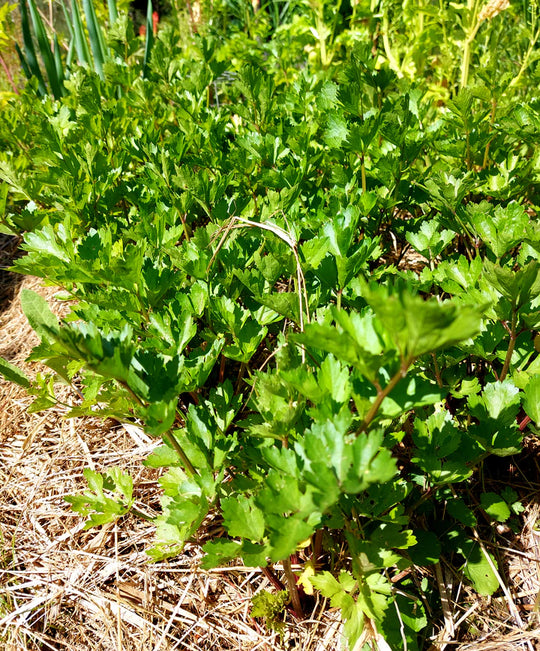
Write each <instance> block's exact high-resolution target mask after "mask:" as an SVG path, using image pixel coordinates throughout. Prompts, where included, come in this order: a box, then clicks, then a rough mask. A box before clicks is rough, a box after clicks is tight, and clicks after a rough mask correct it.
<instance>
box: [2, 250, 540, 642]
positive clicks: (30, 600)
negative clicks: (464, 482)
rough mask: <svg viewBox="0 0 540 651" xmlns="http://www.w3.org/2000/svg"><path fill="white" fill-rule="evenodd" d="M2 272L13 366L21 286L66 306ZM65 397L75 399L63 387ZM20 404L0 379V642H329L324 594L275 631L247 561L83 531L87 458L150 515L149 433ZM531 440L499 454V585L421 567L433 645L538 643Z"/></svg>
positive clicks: (29, 336)
mask: <svg viewBox="0 0 540 651" xmlns="http://www.w3.org/2000/svg"><path fill="white" fill-rule="evenodd" d="M15 251H16V242H15V241H13V240H4V241H3V243H2V256H3V259H2V260H1V265H0V266H1V267H3V268H5V267H6V266H7V265H8V264H9V259H10V257H11V256H12V255H14V253H15ZM2 274H3V275H2V277H1V280H2V286H1V287H0V301H1V303H0V355H1V356H3V357H4V358H6V359H8V360H9V361H11V362H14V363H17V364H18V363H21V362H23V360H24V359H25V358H26V357H27V356H28V354H29V352H30V350H31V348H32V346H33V345H35V343H37V339H36V335H35V334H34V332H33V331H32V330H31V328H30V327H29V326H28V325H27V323H26V320H25V318H24V316H23V314H22V312H21V309H20V306H19V300H18V299H19V295H20V290H21V289H22V288H23V287H26V288H31V289H33V290H35V291H38V292H39V293H40V294H41V295H43V296H45V297H46V298H47V299H48V300H49V302H50V304H51V307H52V309H53V310H54V311H55V313H56V314H62V310H63V309H65V306H63V305H62V303H61V302H59V301H57V300H55V289H54V288H50V287H49V288H44V287H42V286H41V285H40V282H39V281H38V280H37V279H34V278H25V279H24V280H23V282H22V283H21V282H19V281H18V280H17V279H15V277H14V276H13V275H11V274H8V273H6V272H2ZM33 370H34V372H37V371H38V369H37V368H36V367H34V369H33ZM62 399H63V400H65V401H66V403H69V401H70V400H71V399H72V396H71V394H70V391H69V389H68V388H66V390H65V392H64V395H63V397H62ZM30 402H31V399H30V398H29V397H27V396H26V395H25V394H24V392H23V391H22V390H20V389H19V388H18V387H16V386H15V385H12V384H8V383H6V382H3V381H0V405H1V409H0V446H1V449H2V455H1V457H0V527H1V535H2V547H3V550H2V562H1V565H0V639H1V640H2V642H3V644H4V648H5V649H7V650H8V651H19V650H23V649H70V650H73V651H75V650H77V651H79V650H81V651H82V650H86V649H92V650H97V649H100V650H101V649H102V650H109V649H110V650H113V649H115V650H117V651H120V650H125V651H128V650H131V649H133V650H135V649H138V650H145V651H146V650H152V651H158V650H159V651H165V650H167V649H190V650H193V651H195V650H199V649H200V650H203V649H214V651H216V650H221V649H223V650H225V649H238V650H240V649H242V650H243V649H252V650H255V649H261V650H263V649H265V650H270V649H281V648H283V649H302V650H303V651H323V650H324V651H331V650H333V649H338V648H339V645H340V643H339V637H340V631H339V614H338V613H337V612H336V611H335V610H334V609H331V608H329V607H328V604H326V603H323V602H318V603H317V604H315V607H314V610H313V612H312V613H311V614H310V615H308V619H307V620H306V621H305V622H301V623H299V622H295V621H294V620H292V618H291V617H290V616H289V617H288V622H287V626H286V628H285V633H284V634H283V636H280V635H279V634H278V633H276V632H269V631H267V630H266V629H265V627H264V625H263V623H262V622H261V621H258V620H255V619H253V618H252V617H250V614H249V613H250V607H251V603H250V600H251V597H252V596H253V594H254V593H256V592H257V591H258V590H261V589H265V588H266V589H272V588H271V586H270V584H269V582H268V579H267V578H266V577H265V576H264V575H263V574H262V572H261V571H260V570H259V569H257V568H245V567H241V566H236V567H229V568H226V569H224V570H216V571H212V572H205V571H201V570H199V569H198V561H199V559H200V556H201V552H200V548H199V546H198V545H197V544H196V543H193V544H190V545H188V546H187V547H186V549H185V552H184V554H183V555H182V556H180V557H178V558H176V559H174V560H172V561H170V562H165V563H160V564H151V563H149V562H148V557H147V556H146V554H145V548H148V547H149V546H150V545H151V542H152V535H153V528H152V525H151V524H149V523H147V522H145V521H143V520H138V519H136V518H135V517H133V516H129V517H127V518H125V519H123V520H121V521H120V522H118V523H117V524H116V525H108V526H105V527H102V528H98V529H91V530H85V529H84V528H83V526H84V523H83V521H82V519H81V518H80V517H79V516H78V515H76V514H73V513H72V512H71V511H70V507H69V505H68V504H67V503H66V502H65V501H64V500H63V497H64V496H65V495H69V494H73V493H75V492H78V491H81V490H82V489H83V488H84V478H83V475H82V471H83V469H84V468H86V467H90V468H94V469H97V470H102V469H104V468H108V467H113V466H120V467H122V468H126V469H129V470H130V472H131V473H132V474H133V476H134V479H135V487H136V492H137V501H138V504H139V505H140V507H141V509H142V510H144V511H145V512H146V513H148V514H149V515H152V511H153V509H157V508H158V507H159V504H158V494H159V491H158V487H157V479H158V474H157V471H156V470H153V469H149V468H144V467H143V466H142V465H141V464H140V463H139V462H140V461H141V460H142V459H144V458H145V457H146V456H147V455H148V453H149V451H150V450H151V449H152V448H153V447H154V445H155V443H154V441H153V440H152V439H150V438H149V437H147V436H146V435H145V434H144V433H142V432H141V431H138V430H136V429H135V428H133V429H131V428H130V429H129V431H128V430H127V429H126V428H125V427H124V426H122V425H121V424H119V423H116V422H113V421H107V422H100V421H97V420H95V421H94V420H91V419H81V418H78V419H71V420H67V419H64V418H63V411H62V409H61V408H56V409H51V410H49V411H46V412H43V413H39V414H30V415H29V414H27V413H26V408H27V407H28V405H29V404H30ZM539 452H540V446H538V444H536V443H535V442H533V441H530V442H529V444H528V445H527V448H526V451H525V452H524V453H523V455H521V456H520V457H519V458H516V459H514V460H513V466H512V468H511V473H510V474H508V466H507V465H506V466H505V470H504V471H503V473H502V474H501V476H500V478H499V481H504V482H506V483H508V482H509V481H510V482H511V484H512V487H513V488H514V490H516V491H517V492H518V494H519V496H520V498H521V500H522V502H523V504H524V506H525V507H526V508H525V511H524V513H523V514H522V518H521V531H520V532H518V533H517V534H513V533H512V532H511V531H509V530H508V529H507V528H505V527H501V529H500V531H499V534H498V535H499V549H498V553H499V555H500V556H501V557H502V559H503V562H502V563H501V564H500V566H501V567H502V568H504V572H505V577H504V580H505V581H506V583H507V585H508V586H509V591H508V593H507V594H506V595H505V594H504V593H503V592H502V590H500V591H499V592H497V593H496V595H497V596H496V597H494V598H489V599H485V600H484V601H482V602H481V601H478V600H475V597H474V596H471V598H470V599H469V598H467V588H466V586H464V585H461V584H459V583H457V582H455V581H454V579H453V577H452V575H451V573H450V571H449V570H448V569H447V568H445V567H444V566H441V572H439V573H438V574H439V576H438V577H437V573H436V572H435V571H432V570H430V576H431V578H432V580H433V581H438V582H439V587H440V589H441V590H442V591H443V592H444V588H443V585H442V584H445V586H446V596H447V597H448V601H447V603H446V607H445V608H444V613H443V615H442V616H441V615H440V614H439V613H432V615H433V618H434V621H438V624H437V625H435V627H434V631H433V633H434V635H433V638H432V647H431V648H432V649H433V650H435V649H443V648H459V649H463V650H465V649H468V650H470V651H472V650H473V649H482V650H484V651H487V650H489V649H493V650H497V651H504V650H508V651H510V650H515V649H522V648H523V649H529V650H532V649H537V648H540V620H539V616H538V606H539V603H538V602H539V594H540V531H537V528H536V525H537V523H538V521H539V519H540V505H539V503H538V496H539V495H540V493H539V487H540V466H539V463H538V462H539ZM491 475H492V476H493V473H491ZM489 481H495V479H493V478H490V479H489ZM215 526H217V525H216V524H215V523H213V522H212V521H209V522H208V523H207V527H208V528H212V527H215ZM471 595H473V593H472V592H471ZM458 603H459V605H458Z"/></svg>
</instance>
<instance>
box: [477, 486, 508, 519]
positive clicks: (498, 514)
mask: <svg viewBox="0 0 540 651" xmlns="http://www.w3.org/2000/svg"><path fill="white" fill-rule="evenodd" d="M480 504H481V505H482V508H483V509H484V511H485V512H486V513H487V514H488V515H489V516H490V517H491V518H493V520H496V521H497V522H506V520H508V518H509V517H510V509H509V508H508V504H507V503H506V502H505V501H504V499H503V498H502V497H499V496H498V495H497V493H482V495H481V496H480Z"/></svg>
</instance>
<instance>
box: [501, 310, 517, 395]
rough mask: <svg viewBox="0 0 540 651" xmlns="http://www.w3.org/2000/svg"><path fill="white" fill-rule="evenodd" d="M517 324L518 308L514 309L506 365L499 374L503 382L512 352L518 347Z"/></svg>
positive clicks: (505, 359)
mask: <svg viewBox="0 0 540 651" xmlns="http://www.w3.org/2000/svg"><path fill="white" fill-rule="evenodd" d="M516 325H517V314H516V310H515V309H514V310H512V324H511V326H510V342H509V343H508V350H507V351H506V357H505V358H504V365H503V367H502V371H501V374H500V375H499V382H502V381H503V380H504V378H505V377H506V375H507V373H508V370H509V369H510V362H511V361H512V354H513V353H514V348H515V347H516V339H517V333H516Z"/></svg>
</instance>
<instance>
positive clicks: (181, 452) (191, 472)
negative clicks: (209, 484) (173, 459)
mask: <svg viewBox="0 0 540 651" xmlns="http://www.w3.org/2000/svg"><path fill="white" fill-rule="evenodd" d="M161 436H162V438H163V439H164V440H165V441H168V442H169V443H170V444H171V446H172V447H173V449H174V451H175V452H176V454H177V455H178V456H179V457H180V461H181V462H182V463H183V464H184V468H185V470H186V471H187V473H188V475H191V476H193V475H196V474H197V471H196V470H195V467H194V466H193V464H192V463H191V461H190V460H189V459H188V458H187V455H186V453H185V452H184V450H182V447H181V445H180V443H178V441H177V440H176V437H175V436H174V434H173V433H172V432H170V431H169V432H164V433H163V434H162V435H161Z"/></svg>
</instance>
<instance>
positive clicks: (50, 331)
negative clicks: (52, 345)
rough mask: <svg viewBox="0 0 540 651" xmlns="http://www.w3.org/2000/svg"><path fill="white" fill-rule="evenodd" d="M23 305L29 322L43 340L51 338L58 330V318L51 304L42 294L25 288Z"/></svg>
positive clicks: (22, 294)
mask: <svg viewBox="0 0 540 651" xmlns="http://www.w3.org/2000/svg"><path fill="white" fill-rule="evenodd" d="M21 306H22V309H23V312H24V314H25V316H26V318H27V319H28V323H29V324H30V325H31V326H32V328H33V329H34V330H35V331H36V332H37V334H38V335H39V336H40V337H41V339H42V340H49V339H50V338H51V337H52V335H54V334H56V333H57V332H58V319H57V318H56V316H55V315H54V314H53V313H52V312H51V309H50V307H49V304H48V303H47V301H46V300H45V299H44V298H43V297H42V296H40V295H39V294H36V293H35V292H32V291H30V290H29V289H23V290H22V292H21Z"/></svg>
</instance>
